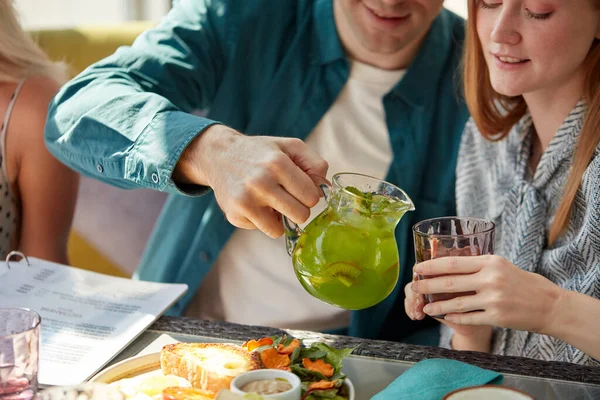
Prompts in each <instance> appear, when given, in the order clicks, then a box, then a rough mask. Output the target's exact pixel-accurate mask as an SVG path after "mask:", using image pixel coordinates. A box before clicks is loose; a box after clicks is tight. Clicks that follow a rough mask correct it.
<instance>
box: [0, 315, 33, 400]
mask: <svg viewBox="0 0 600 400" xmlns="http://www.w3.org/2000/svg"><path fill="white" fill-rule="evenodd" d="M40 322H41V318H40V316H39V315H38V314H37V313H36V312H34V311H32V310H29V309H26V308H0V400H29V399H33V398H34V396H35V394H36V392H37V388H38V381H37V374H38V361H39V343H40Z"/></svg>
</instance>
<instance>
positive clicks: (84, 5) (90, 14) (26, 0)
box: [16, 0, 467, 29]
mask: <svg viewBox="0 0 600 400" xmlns="http://www.w3.org/2000/svg"><path fill="white" fill-rule="evenodd" d="M273 1H277V0H273ZM16 4H17V9H18V10H19V13H20V15H21V21H22V23H23V25H24V26H25V27H26V28H28V29H40V28H59V27H65V26H72V25H80V24H105V23H111V22H119V21H126V20H131V19H149V20H155V21H158V20H159V19H160V17H161V16H163V15H164V14H165V13H166V12H167V11H168V10H169V7H170V1H168V0H16ZM444 5H445V7H446V8H448V9H450V10H452V11H454V12H455V13H457V14H459V15H462V16H463V17H466V15H467V0H445V1H444Z"/></svg>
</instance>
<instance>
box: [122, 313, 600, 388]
mask: <svg viewBox="0 0 600 400" xmlns="http://www.w3.org/2000/svg"><path fill="white" fill-rule="evenodd" d="M286 333H287V334H288V335H291V336H294V337H297V338H301V339H303V341H304V342H305V343H306V344H310V343H311V342H313V341H322V342H326V343H328V344H329V345H331V346H334V347H357V349H356V350H355V351H354V353H353V354H352V355H351V356H350V357H348V358H347V359H345V360H344V371H345V372H346V373H347V374H348V376H349V378H350V379H351V380H352V382H353V383H354V385H355V387H356V389H357V400H367V399H369V398H370V397H371V396H372V395H373V394H375V393H377V392H379V391H381V390H383V389H384V388H385V387H386V386H387V385H388V384H389V383H390V382H392V381H393V380H394V379H395V378H396V377H398V376H399V375H400V374H402V373H403V372H404V371H406V370H407V369H408V368H410V367H411V366H412V365H414V363H416V362H418V361H421V360H423V359H426V358H440V357H441V358H452V359H455V360H459V361H463V362H467V363H470V364H473V365H477V366H479V367H482V368H487V369H492V370H494V371H497V372H500V373H502V374H503V375H504V385H506V386H511V387H514V388H517V389H520V390H523V391H525V392H527V393H529V394H531V395H533V396H534V397H535V398H536V399H538V400H541V399H549V400H552V399H569V400H571V399H573V400H578V399H600V368H599V367H590V366H582V365H576V364H571V363H559V362H546V361H539V360H533V359H528V358H523V357H505V356H496V355H491V354H485V353H478V352H459V351H453V350H447V349H440V348H436V347H426V346H415V345H408V344H404V343H396V342H389V341H382V340H367V339H358V338H353V337H348V336H338V335H327V334H321V333H316V332H310V331H298V330H280V329H275V328H268V327H260V326H248V325H239V324H233V323H227V322H221V321H202V320H197V319H192V318H186V317H162V318H160V319H159V320H158V321H157V322H155V323H154V324H153V325H152V326H151V327H150V328H149V329H148V330H147V331H146V332H144V333H143V334H142V335H141V336H140V337H138V338H137V339H136V340H135V341H134V342H133V343H131V344H130V345H129V346H128V347H127V348H126V349H125V350H123V352H121V353H120V354H119V355H118V356H117V357H116V358H115V359H114V360H112V362H111V364H112V363H116V362H118V361H121V360H123V359H126V358H129V357H133V356H135V355H139V354H143V353H148V352H154V351H158V350H159V349H160V347H161V346H162V345H163V344H165V343H166V342H165V341H167V342H173V341H182V342H224V341H226V342H243V341H245V340H247V339H250V338H260V337H264V336H271V335H282V334H286Z"/></svg>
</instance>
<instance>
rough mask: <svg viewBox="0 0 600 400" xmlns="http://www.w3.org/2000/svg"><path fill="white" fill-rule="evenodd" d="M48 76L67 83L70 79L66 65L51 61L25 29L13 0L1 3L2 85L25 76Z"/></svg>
mask: <svg viewBox="0 0 600 400" xmlns="http://www.w3.org/2000/svg"><path fill="white" fill-rule="evenodd" d="M26 75H30V76H44V77H47V78H50V79H52V80H54V81H55V82H57V83H58V84H63V83H65V82H66V81H67V79H68V73H67V67H66V65H65V64H64V63H62V62H53V61H50V59H49V58H48V56H47V55H46V54H45V53H44V52H43V51H42V49H40V48H39V46H38V45H37V44H36V43H35V42H34V41H33V39H32V38H31V37H30V36H29V35H28V34H27V33H26V32H25V31H24V30H23V28H22V27H21V25H20V23H19V21H18V19H17V12H16V9H15V7H14V4H13V1H12V0H0V82H18V81H20V80H21V79H23V77H24V76H26Z"/></svg>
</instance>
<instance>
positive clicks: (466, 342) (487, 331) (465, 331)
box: [404, 268, 492, 352]
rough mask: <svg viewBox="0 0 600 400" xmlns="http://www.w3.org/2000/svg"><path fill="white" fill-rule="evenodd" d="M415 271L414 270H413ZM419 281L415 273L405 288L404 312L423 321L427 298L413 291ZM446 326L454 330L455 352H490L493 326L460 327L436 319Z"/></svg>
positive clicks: (453, 343)
mask: <svg viewBox="0 0 600 400" xmlns="http://www.w3.org/2000/svg"><path fill="white" fill-rule="evenodd" d="M413 271H414V268H413ZM417 281H418V275H417V273H416V272H413V280H412V282H410V283H409V284H408V285H406V286H405V287H404V294H405V297H404V310H405V311H406V315H408V317H409V318H410V319H412V320H413V321H414V320H422V319H423V318H425V315H426V314H425V313H424V312H423V307H424V305H425V298H424V296H423V294H420V293H417V292H416V291H415V290H414V289H413V283H415V282H417ZM436 319H437V320H438V321H440V322H441V323H443V324H444V325H447V326H449V327H450V328H452V330H454V336H453V338H452V348H453V349H455V350H472V351H485V352H487V351H489V349H490V342H491V337H492V327H491V326H477V325H458V324H453V323H451V322H449V321H445V320H443V319H439V318H436Z"/></svg>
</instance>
